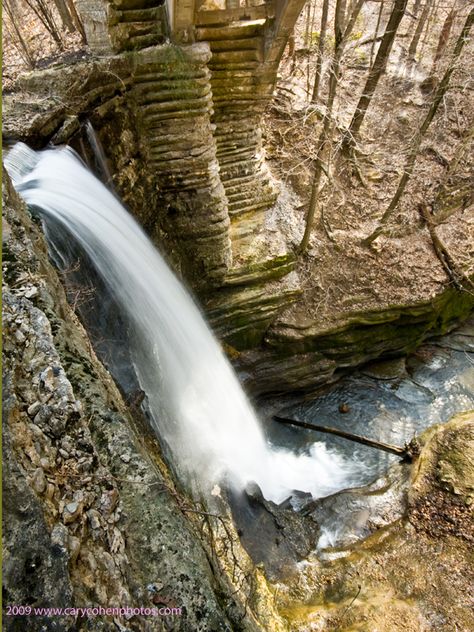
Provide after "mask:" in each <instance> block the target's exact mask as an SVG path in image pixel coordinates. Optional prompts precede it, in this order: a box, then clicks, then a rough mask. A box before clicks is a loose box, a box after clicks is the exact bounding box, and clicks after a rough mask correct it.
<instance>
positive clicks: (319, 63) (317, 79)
mask: <svg viewBox="0 0 474 632" xmlns="http://www.w3.org/2000/svg"><path fill="white" fill-rule="evenodd" d="M328 9H329V0H324V1H323V10H322V14H321V31H320V33H319V42H318V54H317V57H316V74H315V75H314V84H313V95H312V97H311V101H312V103H316V102H317V100H318V97H319V86H320V84H321V71H322V67H323V57H324V45H325V43H326V30H327V25H328Z"/></svg>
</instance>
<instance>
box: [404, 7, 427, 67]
mask: <svg viewBox="0 0 474 632" xmlns="http://www.w3.org/2000/svg"><path fill="white" fill-rule="evenodd" d="M431 5H432V0H425V3H424V5H423V10H422V11H421V15H420V18H419V20H418V22H417V23H416V29H415V33H414V34H413V37H412V40H411V42H410V46H409V47H408V59H409V60H410V61H412V60H413V61H414V60H415V56H416V49H417V48H418V44H419V42H420V37H421V34H422V33H423V29H424V28H425V24H426V21H427V19H428V16H429V14H430V9H431Z"/></svg>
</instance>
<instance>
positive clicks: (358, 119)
mask: <svg viewBox="0 0 474 632" xmlns="http://www.w3.org/2000/svg"><path fill="white" fill-rule="evenodd" d="M407 1H408V0H395V1H394V3H393V9H392V13H391V14H390V18H389V20H388V24H387V27H386V29H385V33H384V35H383V37H382V41H381V42H380V46H379V49H378V51H377V56H376V57H375V61H374V64H373V66H372V68H371V69H370V71H369V75H368V77H367V81H366V83H365V86H364V90H363V92H362V96H361V97H360V99H359V103H358V104H357V107H356V110H355V112H354V116H353V117H352V121H351V123H350V125H349V128H348V130H347V134H346V135H345V139H344V145H345V147H346V148H348V147H352V146H353V145H354V144H355V141H356V139H357V136H358V134H359V130H360V128H361V125H362V123H363V121H364V118H365V115H366V112H367V109H368V107H369V105H370V102H371V100H372V97H373V95H374V92H375V88H376V87H377V84H378V82H379V79H380V77H381V76H382V73H383V72H384V70H385V66H386V65H387V60H388V57H389V55H390V51H391V50H392V45H393V41H394V39H395V35H396V33H397V30H398V27H399V26H400V22H401V21H402V18H403V16H404V14H405V9H406V6H407Z"/></svg>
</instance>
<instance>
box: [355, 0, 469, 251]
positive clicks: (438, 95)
mask: <svg viewBox="0 0 474 632" xmlns="http://www.w3.org/2000/svg"><path fill="white" fill-rule="evenodd" d="M473 23H474V7H473V8H472V9H471V11H470V12H469V14H468V16H467V18H466V21H465V23H464V26H463V28H462V31H461V34H460V35H459V37H458V39H457V41H456V45H455V47H454V51H453V54H452V57H451V61H450V63H449V66H448V68H447V70H446V72H445V73H444V75H443V77H442V79H441V81H440V82H439V84H438V87H437V88H436V91H435V94H434V98H433V101H432V103H431V106H430V108H429V110H428V113H427V114H426V116H425V118H424V120H423V122H422V124H421V125H420V127H419V129H418V131H417V133H416V134H415V137H414V139H413V142H412V145H411V149H410V151H409V154H408V158H407V161H406V164H405V169H404V172H403V176H402V178H401V180H400V182H399V184H398V187H397V190H396V192H395V195H394V196H393V198H392V200H391V202H390V204H389V206H388V208H387V210H386V211H385V213H384V214H383V215H382V218H381V219H380V222H379V224H378V226H377V228H376V229H375V230H374V231H373V232H372V233H371V234H370V235H369V236H368V237H367V238H366V239H364V241H363V242H362V243H363V245H365V246H369V245H370V244H371V243H372V242H373V241H374V240H375V239H377V237H378V236H379V235H380V234H381V233H382V231H383V229H384V226H385V225H386V224H387V222H388V220H389V219H390V217H391V216H392V214H393V212H394V210H395V209H396V208H397V205H398V203H399V201H400V198H401V197H402V195H403V193H404V191H405V189H406V186H407V183H408V181H409V180H410V177H411V175H412V173H413V168H414V166H415V161H416V157H417V155H418V152H419V149H420V145H421V141H422V140H423V138H424V136H425V134H426V131H427V130H428V127H429V126H430V124H431V121H432V120H433V118H434V116H435V114H436V112H437V110H438V107H439V105H440V103H441V101H442V100H443V98H444V95H445V94H446V91H447V89H448V87H449V81H450V79H451V75H452V74H453V71H454V68H455V65H456V62H457V60H458V58H459V55H460V54H461V51H462V49H463V47H464V44H465V43H466V41H467V39H468V37H469V33H470V31H471V28H472V24H473Z"/></svg>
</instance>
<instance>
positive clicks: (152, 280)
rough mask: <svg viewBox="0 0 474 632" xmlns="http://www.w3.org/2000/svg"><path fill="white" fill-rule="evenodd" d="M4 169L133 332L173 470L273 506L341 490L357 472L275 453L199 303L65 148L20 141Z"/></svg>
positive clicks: (317, 448)
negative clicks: (82, 256)
mask: <svg viewBox="0 0 474 632" xmlns="http://www.w3.org/2000/svg"><path fill="white" fill-rule="evenodd" d="M5 162H6V166H7V170H8V171H9V173H10V176H11V177H12V180H13V182H14V186H15V188H16V189H17V190H18V191H19V193H20V194H21V196H22V197H23V198H24V200H25V201H26V202H27V204H29V205H31V206H32V207H35V208H37V209H40V212H41V213H42V214H45V215H47V216H51V217H53V218H54V219H55V220H57V221H59V222H60V223H61V224H62V225H64V226H65V227H67V229H68V230H69V231H70V233H71V234H72V235H73V236H74V238H75V239H76V240H77V241H78V242H79V243H80V244H81V245H82V247H83V248H84V250H85V251H86V252H87V253H88V255H89V256H90V258H91V260H92V261H93V262H94V265H95V266H96V267H97V270H98V272H99V273H100V275H101V276H102V277H103V279H104V280H105V282H106V283H107V284H108V286H109V287H110V288H111V290H112V292H113V294H114V296H115V298H116V300H117V303H118V304H119V305H120V306H121V309H123V311H124V313H126V314H127V317H128V319H129V320H130V322H132V323H133V328H134V332H133V333H134V335H133V337H132V338H133V340H134V343H133V344H134V348H133V349H132V356H133V358H134V365H135V369H136V372H137V375H138V379H139V382H140V385H141V388H142V389H143V390H144V391H145V392H146V394H147V397H148V402H149V407H150V410H151V413H152V418H153V421H152V423H153V424H154V426H155V431H156V433H157V434H158V436H159V437H161V438H162V439H164V440H165V441H166V443H167V444H168V446H169V447H170V449H171V451H172V455H173V460H174V462H175V465H176V464H177V470H178V471H179V472H180V473H181V474H182V476H184V477H186V478H187V479H188V480H192V481H193V482H194V483H195V482H196V481H197V482H198V485H199V487H200V488H201V489H202V490H203V491H204V492H206V491H209V490H210V489H211V488H212V487H213V486H214V484H215V483H216V482H219V480H221V479H222V477H224V476H225V477H226V479H227V480H228V481H230V482H231V483H232V484H233V485H234V486H235V487H236V488H243V487H244V486H245V485H246V484H247V483H249V482H256V483H257V484H258V485H259V486H260V488H261V489H262V492H263V494H264V496H265V497H266V498H267V499H271V500H273V501H275V502H280V501H282V500H283V499H284V498H286V497H287V496H288V495H289V494H290V493H291V491H292V490H295V489H297V490H301V491H306V492H310V493H311V494H312V495H313V496H314V497H321V496H325V495H327V494H330V493H333V492H335V491H337V490H339V489H341V488H343V487H346V486H347V483H348V480H349V479H350V478H351V471H352V470H353V468H354V467H355V466H354V465H351V466H349V464H348V462H346V461H344V459H343V458H342V457H340V456H338V455H337V454H335V453H332V452H331V451H330V450H329V449H327V448H326V447H325V445H324V444H322V443H314V444H313V445H312V446H311V447H310V448H309V450H308V453H307V454H304V455H299V456H298V455H296V454H293V453H292V452H290V451H288V450H283V449H278V450H276V449H273V448H272V447H271V446H270V445H269V444H268V442H267V441H266V439H265V437H264V434H263V431H262V428H261V425H260V422H259V420H258V418H257V416H256V414H255V412H254V410H253V409H252V406H251V405H250V403H249V401H248V400H247V398H246V396H245V394H244V392H243V390H242V388H241V386H240V384H239V382H238V380H237V378H236V375H235V374H234V371H233V369H232V367H231V366H230V364H229V362H228V361H227V359H226V358H225V356H224V355H223V353H222V351H221V349H220V347H219V344H218V342H217V341H216V339H215V338H214V336H213V334H212V332H211V331H210V329H209V328H208V326H207V324H206V322H205V320H204V319H203V317H202V315H201V313H200V311H199V309H198V307H197V306H196V304H195V303H194V301H193V299H192V298H191V296H190V295H189V294H188V292H187V291H186V290H185V288H184V287H183V285H182V284H181V283H180V281H179V280H178V279H177V277H176V276H175V275H174V274H173V272H172V271H171V270H170V269H169V268H168V266H167V265H166V263H165V262H164V260H163V258H162V257H161V255H160V254H159V252H158V251H157V249H156V248H155V246H154V245H153V244H152V242H151V241H150V240H149V238H148V237H147V236H146V235H145V233H144V232H143V230H142V229H141V228H140V226H139V225H138V224H137V222H136V221H135V220H134V219H133V217H132V216H131V215H130V214H129V213H128V212H127V211H126V210H125V209H124V207H123V206H122V205H121V204H120V202H119V201H118V200H117V199H116V198H115V197H114V196H113V195H112V194H111V193H110V191H108V190H107V188H106V187H105V186H104V185H103V184H102V183H101V182H100V181H99V180H97V178H95V176H94V175H93V174H92V173H91V172H90V171H88V169H87V168H86V167H85V166H84V165H83V164H82V162H81V161H80V159H78V157H77V156H76V154H75V153H74V152H73V151H72V150H71V149H69V148H63V149H55V150H46V151H43V152H34V151H33V150H31V149H29V148H28V147H26V145H23V144H21V143H19V144H17V145H15V147H14V148H13V149H12V150H11V151H10V152H9V154H8V156H7V159H6V161H5Z"/></svg>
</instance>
